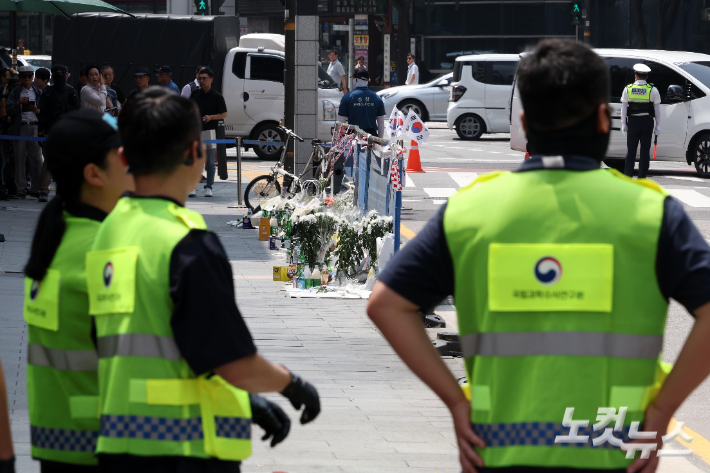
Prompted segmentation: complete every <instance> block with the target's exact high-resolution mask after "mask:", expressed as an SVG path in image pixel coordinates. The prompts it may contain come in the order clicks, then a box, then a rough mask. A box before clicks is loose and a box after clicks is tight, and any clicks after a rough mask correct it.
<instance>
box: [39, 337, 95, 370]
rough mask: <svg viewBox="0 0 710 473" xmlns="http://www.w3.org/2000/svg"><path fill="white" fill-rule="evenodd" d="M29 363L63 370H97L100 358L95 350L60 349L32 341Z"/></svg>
mask: <svg viewBox="0 0 710 473" xmlns="http://www.w3.org/2000/svg"><path fill="white" fill-rule="evenodd" d="M27 363H29V364H30V365H33V366H50V367H52V368H54V369H55V370H61V371H97V370H98V369H99V358H98V357H97V356H96V352H95V351H94V350H60V349H59V348H47V347H45V346H43V345H38V344H36V343H30V344H29V345H28V347H27Z"/></svg>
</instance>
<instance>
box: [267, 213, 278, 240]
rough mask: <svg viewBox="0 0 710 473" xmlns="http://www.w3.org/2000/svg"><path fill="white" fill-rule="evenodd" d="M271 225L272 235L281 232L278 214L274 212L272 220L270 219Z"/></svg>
mask: <svg viewBox="0 0 710 473" xmlns="http://www.w3.org/2000/svg"><path fill="white" fill-rule="evenodd" d="M269 225H270V227H271V228H270V230H271V235H274V236H275V235H278V233H279V224H278V222H277V221H276V216H275V215H273V214H272V215H271V220H269Z"/></svg>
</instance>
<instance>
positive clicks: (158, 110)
mask: <svg viewBox="0 0 710 473" xmlns="http://www.w3.org/2000/svg"><path fill="white" fill-rule="evenodd" d="M210 72H211V71H210ZM118 130H119V132H120V134H121V140H122V142H123V151H124V153H125V155H126V159H127V160H128V166H129V170H130V172H132V173H133V174H134V175H136V176H138V175H143V174H153V173H155V172H162V173H165V172H171V171H172V169H171V168H174V167H175V166H178V165H180V164H181V163H183V161H184V157H183V154H184V153H185V150H186V149H187V147H188V146H189V145H190V143H192V142H193V141H199V139H200V132H201V131H202V119H201V118H200V113H199V110H198V108H197V104H196V103H195V102H193V101H192V100H189V99H186V98H185V97H181V96H180V95H179V94H176V93H174V92H172V91H171V90H169V89H166V88H165V87H158V86H152V87H148V88H146V89H145V90H143V91H141V92H138V93H137V94H136V95H134V96H133V97H132V98H131V100H129V101H128V103H126V106H125V107H124V108H123V111H122V112H121V114H120V115H119V116H118Z"/></svg>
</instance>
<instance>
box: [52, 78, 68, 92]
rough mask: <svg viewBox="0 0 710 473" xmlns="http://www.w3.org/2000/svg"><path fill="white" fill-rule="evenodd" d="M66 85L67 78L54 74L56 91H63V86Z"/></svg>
mask: <svg viewBox="0 0 710 473" xmlns="http://www.w3.org/2000/svg"><path fill="white" fill-rule="evenodd" d="M66 83H67V76H65V75H64V74H54V86H55V87H56V88H57V90H62V89H64V84H66Z"/></svg>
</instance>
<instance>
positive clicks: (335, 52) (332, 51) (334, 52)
mask: <svg viewBox="0 0 710 473" xmlns="http://www.w3.org/2000/svg"><path fill="white" fill-rule="evenodd" d="M330 52H331V53H333V54H335V55H336V56H337V55H338V51H336V50H335V49H331V50H330Z"/></svg>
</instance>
